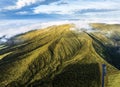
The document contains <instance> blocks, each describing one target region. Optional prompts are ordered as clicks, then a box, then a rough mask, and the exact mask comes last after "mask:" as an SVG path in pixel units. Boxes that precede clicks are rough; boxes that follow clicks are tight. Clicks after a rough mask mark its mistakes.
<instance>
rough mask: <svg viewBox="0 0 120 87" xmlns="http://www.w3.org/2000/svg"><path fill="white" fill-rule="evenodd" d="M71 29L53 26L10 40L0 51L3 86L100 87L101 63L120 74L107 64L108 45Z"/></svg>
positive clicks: (1, 86) (0, 75) (70, 26)
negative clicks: (106, 48) (106, 46)
mask: <svg viewBox="0 0 120 87" xmlns="http://www.w3.org/2000/svg"><path fill="white" fill-rule="evenodd" d="M72 27H73V25H71V24H66V25H60V26H52V27H48V28H46V29H42V30H34V31H31V32H28V33H25V34H21V35H18V36H16V37H13V38H11V40H10V41H9V42H8V43H7V47H6V48H4V49H1V50H0V57H1V60H0V87H6V86H7V87H100V85H101V64H106V65H107V71H108V75H109V74H110V75H111V74H113V73H116V72H118V70H117V69H116V68H115V67H113V66H112V65H110V64H109V63H108V62H109V61H105V60H107V59H105V58H106V54H105V53H104V52H106V50H105V48H104V47H105V46H104V45H102V42H99V40H96V39H95V38H96V35H95V36H94V37H93V36H92V35H93V34H92V33H86V32H76V31H72V30H71V28H72ZM98 39H99V38H98ZM99 48H100V49H99ZM96 50H97V51H96ZM98 52H100V53H102V55H103V56H101V55H100V54H99V53H98ZM3 55H5V56H3ZM108 55H109V54H108ZM6 78H7V79H6ZM73 80H74V81H73Z"/></svg>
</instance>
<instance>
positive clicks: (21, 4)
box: [4, 0, 45, 10]
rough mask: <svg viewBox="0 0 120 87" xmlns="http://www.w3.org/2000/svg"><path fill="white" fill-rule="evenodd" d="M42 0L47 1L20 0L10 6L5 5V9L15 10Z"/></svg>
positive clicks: (39, 0)
mask: <svg viewBox="0 0 120 87" xmlns="http://www.w3.org/2000/svg"><path fill="white" fill-rule="evenodd" d="M42 1H45V0H18V1H17V2H16V3H15V5H11V6H8V7H5V8H4V9H5V10H15V9H21V8H23V7H25V6H29V5H31V4H35V3H37V2H42Z"/></svg>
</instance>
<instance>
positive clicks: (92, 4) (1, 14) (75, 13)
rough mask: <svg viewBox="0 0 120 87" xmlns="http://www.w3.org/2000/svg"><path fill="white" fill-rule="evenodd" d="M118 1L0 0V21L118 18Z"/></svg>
mask: <svg viewBox="0 0 120 87" xmlns="http://www.w3.org/2000/svg"><path fill="white" fill-rule="evenodd" d="M119 4H120V0H1V1H0V19H41V20H42V19H46V20H47V19H51V20H57V19H58V20H65V19H86V18H88V19H92V18H93V19H94V18H98V19H102V18H106V19H107V18H108V19H109V18H110V19H112V20H118V18H120V5H119Z"/></svg>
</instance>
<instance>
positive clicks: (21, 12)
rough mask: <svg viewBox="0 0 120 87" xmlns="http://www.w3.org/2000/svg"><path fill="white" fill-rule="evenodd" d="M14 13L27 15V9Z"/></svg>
mask: <svg viewBox="0 0 120 87" xmlns="http://www.w3.org/2000/svg"><path fill="white" fill-rule="evenodd" d="M16 14H18V15H28V14H29V12H28V11H20V12H17V13H16Z"/></svg>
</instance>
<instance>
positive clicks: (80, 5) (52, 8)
mask: <svg viewBox="0 0 120 87" xmlns="http://www.w3.org/2000/svg"><path fill="white" fill-rule="evenodd" d="M119 8H120V5H119V3H118V1H116V2H114V1H112V0H111V1H110V0H107V1H99V0H98V1H97V0H96V1H91V0H87V1H85V0H60V1H57V2H53V3H50V4H48V5H40V6H38V7H35V8H34V11H33V12H34V13H35V14H40V13H46V14H65V15H66V14H67V15H70V14H72V15H73V14H75V13H76V12H77V11H80V10H84V9H108V10H109V9H119Z"/></svg>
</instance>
